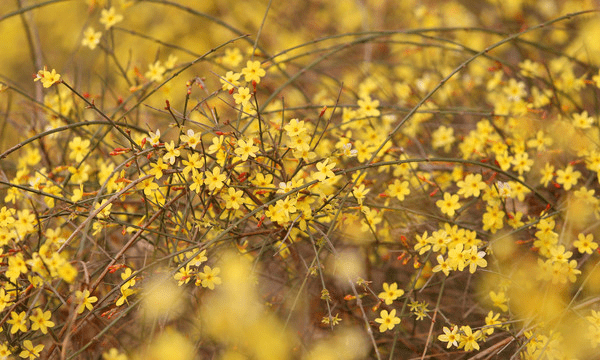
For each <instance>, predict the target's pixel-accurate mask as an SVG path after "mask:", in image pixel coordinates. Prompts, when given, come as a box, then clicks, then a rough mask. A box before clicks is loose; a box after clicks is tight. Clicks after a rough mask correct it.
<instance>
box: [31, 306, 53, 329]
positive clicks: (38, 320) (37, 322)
mask: <svg viewBox="0 0 600 360" xmlns="http://www.w3.org/2000/svg"><path fill="white" fill-rule="evenodd" d="M51 317H52V313H51V312H50V311H46V312H44V311H42V309H40V308H37V309H35V310H34V314H33V315H31V316H30V317H29V320H31V330H38V329H39V330H40V331H41V332H42V334H47V333H48V328H49V327H53V326H54V322H52V321H51V320H50V318H51Z"/></svg>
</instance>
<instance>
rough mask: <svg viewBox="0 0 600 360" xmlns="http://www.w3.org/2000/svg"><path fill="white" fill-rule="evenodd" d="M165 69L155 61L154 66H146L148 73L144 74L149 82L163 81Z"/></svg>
mask: <svg viewBox="0 0 600 360" xmlns="http://www.w3.org/2000/svg"><path fill="white" fill-rule="evenodd" d="M166 70H167V69H166V68H165V67H164V66H162V65H161V64H160V61H158V60H157V61H156V62H155V63H154V64H150V65H148V71H147V72H146V73H145V74H144V76H145V77H147V78H148V79H149V80H150V81H163V75H164V73H165V71H166Z"/></svg>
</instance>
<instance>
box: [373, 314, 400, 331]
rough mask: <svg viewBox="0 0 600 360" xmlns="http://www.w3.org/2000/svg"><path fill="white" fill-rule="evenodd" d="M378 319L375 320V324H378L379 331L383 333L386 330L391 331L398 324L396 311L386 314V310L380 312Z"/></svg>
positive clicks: (398, 319)
mask: <svg viewBox="0 0 600 360" xmlns="http://www.w3.org/2000/svg"><path fill="white" fill-rule="evenodd" d="M379 316H380V317H379V318H377V319H375V322H376V323H380V324H381V325H379V331H380V332H385V331H387V330H392V329H393V328H394V326H396V325H398V324H400V318H399V317H397V316H396V309H393V310H392V311H390V312H389V314H388V312H387V310H381V313H379Z"/></svg>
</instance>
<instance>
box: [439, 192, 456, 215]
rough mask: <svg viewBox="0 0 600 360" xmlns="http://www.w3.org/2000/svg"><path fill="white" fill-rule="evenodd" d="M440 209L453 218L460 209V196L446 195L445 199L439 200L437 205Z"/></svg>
mask: <svg viewBox="0 0 600 360" xmlns="http://www.w3.org/2000/svg"><path fill="white" fill-rule="evenodd" d="M435 204H436V205H437V207H438V208H440V210H441V211H442V213H444V214H446V215H448V216H450V217H452V216H454V214H455V213H456V210H458V209H459V208H460V203H459V202H458V195H456V194H454V195H451V194H449V193H444V199H442V200H438V201H436V203H435Z"/></svg>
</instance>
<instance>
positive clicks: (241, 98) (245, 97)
mask: <svg viewBox="0 0 600 360" xmlns="http://www.w3.org/2000/svg"><path fill="white" fill-rule="evenodd" d="M251 97H252V95H250V89H248V88H246V87H241V88H238V91H237V94H233V100H235V103H236V104H242V106H246V105H248V104H249V103H250V98H251Z"/></svg>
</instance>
